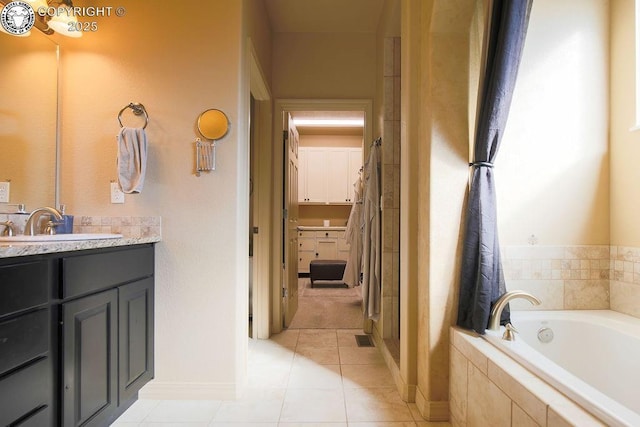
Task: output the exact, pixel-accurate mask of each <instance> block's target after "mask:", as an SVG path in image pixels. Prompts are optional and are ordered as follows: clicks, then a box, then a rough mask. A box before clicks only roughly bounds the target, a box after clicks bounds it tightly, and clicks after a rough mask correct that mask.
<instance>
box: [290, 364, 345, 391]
mask: <svg viewBox="0 0 640 427" xmlns="http://www.w3.org/2000/svg"><path fill="white" fill-rule="evenodd" d="M287 388H289V389H294V388H322V389H335V388H342V375H341V372H340V365H318V364H316V363H314V362H311V361H308V360H304V359H297V360H295V361H294V362H293V366H292V368H291V375H290V376H289V384H288V385H287Z"/></svg>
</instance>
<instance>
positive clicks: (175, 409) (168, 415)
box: [144, 400, 222, 425]
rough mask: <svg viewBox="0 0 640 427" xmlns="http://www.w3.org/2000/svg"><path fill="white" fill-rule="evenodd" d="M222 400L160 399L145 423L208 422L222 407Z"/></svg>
mask: <svg viewBox="0 0 640 427" xmlns="http://www.w3.org/2000/svg"><path fill="white" fill-rule="evenodd" d="M221 403H222V402H220V401H211V400H160V401H158V405H157V406H156V407H155V408H153V409H152V410H151V412H150V413H149V415H147V416H146V417H145V419H144V423H146V424H149V423H167V422H171V423H206V424H205V425H207V424H208V423H209V422H211V421H213V417H214V416H215V414H216V412H217V411H218V409H219V408H220V404H221Z"/></svg>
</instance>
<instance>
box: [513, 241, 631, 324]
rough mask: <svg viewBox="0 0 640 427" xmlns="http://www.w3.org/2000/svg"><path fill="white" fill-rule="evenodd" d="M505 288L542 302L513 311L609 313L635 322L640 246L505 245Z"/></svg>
mask: <svg viewBox="0 0 640 427" xmlns="http://www.w3.org/2000/svg"><path fill="white" fill-rule="evenodd" d="M502 257H503V267H504V273H505V279H506V281H507V289H508V290H514V289H522V290H526V291H529V292H531V293H533V294H534V295H536V296H538V297H539V298H541V299H542V305H541V306H537V307H534V306H532V305H530V304H529V303H528V302H526V301H521V300H516V301H513V302H512V303H511V307H512V308H513V309H514V310H532V309H538V310H539V309H543V310H601V309H611V310H614V311H618V312H620V313H624V314H628V315H630V316H634V317H637V318H640V248H638V247H631V246H615V245H612V246H607V245H584V246H537V245H532V246H507V247H504V248H503V252H502Z"/></svg>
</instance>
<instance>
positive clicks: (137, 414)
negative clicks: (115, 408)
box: [116, 399, 159, 425]
mask: <svg viewBox="0 0 640 427" xmlns="http://www.w3.org/2000/svg"><path fill="white" fill-rule="evenodd" d="M158 403H159V401H158V400H150V399H140V400H136V401H135V402H134V403H133V405H131V406H130V407H129V409H127V410H126V411H125V413H124V414H122V415H120V417H119V418H118V419H117V420H116V423H117V424H118V425H122V424H124V423H140V422H142V421H143V420H144V419H145V418H146V417H147V415H149V413H150V412H151V411H152V410H153V409H154V408H155V407H156V406H158Z"/></svg>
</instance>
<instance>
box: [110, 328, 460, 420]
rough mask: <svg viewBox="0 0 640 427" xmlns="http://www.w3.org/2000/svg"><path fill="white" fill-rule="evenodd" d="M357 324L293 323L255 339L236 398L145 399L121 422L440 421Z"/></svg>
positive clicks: (126, 413) (251, 342)
mask: <svg viewBox="0 0 640 427" xmlns="http://www.w3.org/2000/svg"><path fill="white" fill-rule="evenodd" d="M362 333H363V332H362V330H357V329H289V330H286V331H283V332H282V333H280V334H277V335H274V336H273V337H272V338H271V339H269V340H250V341H249V374H248V378H249V380H248V387H247V389H246V390H245V394H244V396H243V397H242V398H240V399H238V400H235V401H154V400H139V401H137V402H136V403H135V404H134V405H133V406H132V407H131V408H130V409H129V410H128V411H127V412H125V413H124V414H123V415H122V416H121V417H120V418H119V419H118V420H117V421H116V422H115V423H114V424H112V426H113V427H134V426H135V427H150V426H174V427H179V426H189V427H206V426H237V427H239V426H249V425H258V426H262V427H268V426H297V425H317V423H322V425H323V426H327V427H330V426H347V425H349V426H362V427H365V426H374V425H375V426H385V427H386V426H388V427H396V426H397V427H405V426H406V427H409V426H435V427H445V426H449V425H450V424H449V423H428V422H426V421H424V420H422V418H421V417H420V415H419V414H418V411H417V408H416V406H415V404H412V403H409V404H407V403H405V402H403V401H402V399H400V396H399V394H398V391H397V389H396V387H395V385H394V383H393V379H392V377H391V374H390V373H389V370H388V369H387V367H386V365H385V364H384V361H383V359H382V356H381V355H380V352H379V351H378V349H377V348H376V347H358V346H357V344H356V340H355V335H361V334H362Z"/></svg>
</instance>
